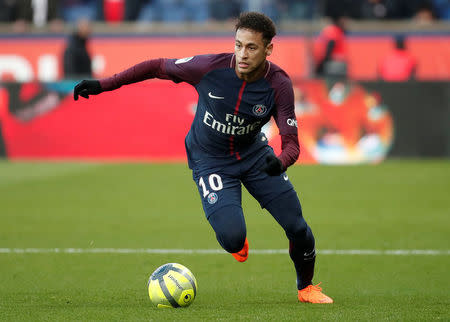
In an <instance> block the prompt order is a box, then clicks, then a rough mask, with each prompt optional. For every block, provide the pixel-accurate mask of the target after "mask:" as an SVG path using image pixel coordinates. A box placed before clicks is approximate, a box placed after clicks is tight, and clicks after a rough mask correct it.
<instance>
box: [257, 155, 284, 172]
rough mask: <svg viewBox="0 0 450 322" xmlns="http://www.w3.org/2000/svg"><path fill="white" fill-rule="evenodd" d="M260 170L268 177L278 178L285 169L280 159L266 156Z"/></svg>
mask: <svg viewBox="0 0 450 322" xmlns="http://www.w3.org/2000/svg"><path fill="white" fill-rule="evenodd" d="M260 170H261V171H263V172H265V173H267V174H268V175H269V176H279V175H280V174H282V173H283V172H284V171H285V170H286V169H284V167H283V164H282V163H281V160H280V159H278V158H277V157H276V156H274V155H268V156H267V157H266V164H264V165H263V166H262V167H261V168H260Z"/></svg>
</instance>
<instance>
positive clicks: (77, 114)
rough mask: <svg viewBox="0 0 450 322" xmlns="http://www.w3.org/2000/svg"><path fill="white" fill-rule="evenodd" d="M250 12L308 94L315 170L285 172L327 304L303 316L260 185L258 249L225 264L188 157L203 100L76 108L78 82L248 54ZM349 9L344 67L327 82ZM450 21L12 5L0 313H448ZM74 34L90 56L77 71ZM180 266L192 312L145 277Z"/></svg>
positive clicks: (164, 0)
mask: <svg viewBox="0 0 450 322" xmlns="http://www.w3.org/2000/svg"><path fill="white" fill-rule="evenodd" d="M244 10H255V11H260V12H264V13H266V14H267V15H268V16H270V17H271V18H272V19H274V21H275V22H276V23H277V26H278V36H277V37H276V39H275V40H274V44H275V49H274V53H273V55H272V56H271V57H270V60H271V61H273V62H275V63H276V64H277V65H279V66H281V67H282V68H283V69H285V70H286V71H287V72H288V74H289V75H290V76H291V78H292V80H293V83H294V90H295V99H296V113H297V119H298V122H299V124H300V127H299V128H300V132H299V133H300V144H301V150H302V153H301V156H300V159H299V163H300V164H316V165H314V166H294V167H292V168H291V169H290V170H289V176H290V178H291V180H292V181H293V183H294V185H295V186H296V188H297V190H298V191H299V193H300V195H301V198H302V202H303V206H304V209H305V213H306V217H307V219H308V221H309V223H310V224H311V225H312V227H313V229H314V231H315V234H316V236H317V240H318V248H319V254H321V251H322V254H323V256H321V259H320V261H319V264H318V273H317V276H318V278H319V280H317V281H320V280H322V281H324V282H325V283H324V284H325V285H324V286H325V290H326V291H327V293H329V294H330V295H332V296H333V297H335V299H336V302H337V303H338V304H336V305H335V306H333V307H332V308H329V309H327V308H316V307H314V308H311V307H307V309H305V307H304V306H303V307H299V306H295V295H293V294H295V293H293V292H295V290H291V289H290V287H291V284H292V282H293V281H292V280H291V279H292V276H293V275H292V274H293V272H292V270H291V267H290V263H289V259H288V256H287V255H286V253H283V249H285V248H286V243H285V239H284V236H283V234H282V232H281V231H280V230H279V229H278V227H277V226H276V225H275V224H274V222H273V221H272V219H271V218H270V217H269V216H259V215H257V216H256V215H255V214H258V213H261V212H262V210H261V209H259V208H258V206H257V205H256V203H255V202H254V201H253V200H252V199H251V198H250V197H249V196H248V195H247V194H246V193H244V199H243V200H244V209H245V210H246V215H247V216H248V217H246V219H247V223H248V226H249V229H248V231H249V239H250V240H251V247H252V248H253V249H256V250H261V253H260V254H262V255H257V254H255V255H254V257H251V259H249V262H248V263H247V264H248V265H247V266H244V267H241V266H237V265H231V264H230V259H229V258H228V257H226V256H218V255H217V254H216V253H214V252H215V251H216V250H217V249H218V245H217V243H216V241H215V239H214V236H213V234H212V231H211V230H210V228H209V226H208V224H207V222H206V220H203V214H202V211H201V206H200V203H199V200H198V196H197V192H196V191H195V188H194V185H193V182H192V181H191V176H190V172H189V169H188V168H187V165H186V162H185V161H186V157H185V152H184V136H185V134H186V133H187V131H188V129H189V126H190V122H191V120H192V118H193V115H194V113H195V108H196V105H195V104H196V97H197V96H196V93H195V90H193V89H192V88H191V87H190V86H188V85H183V84H180V85H175V84H173V83H171V82H168V81H161V80H149V81H145V82H142V83H139V84H133V85H130V86H125V87H123V88H121V89H120V90H117V91H114V92H107V93H103V94H102V95H100V96H97V97H92V98H91V99H89V100H81V101H78V102H76V103H75V102H74V101H73V96H72V90H73V87H74V85H75V84H76V83H77V82H78V81H79V80H81V79H85V78H101V77H108V76H111V75H113V74H114V73H117V72H120V71H122V70H123V69H125V68H128V67H130V66H132V65H134V64H137V63H139V62H141V61H143V60H146V59H152V58H159V57H168V58H182V57H189V56H192V55H197V54H204V53H219V52H230V51H233V46H234V42H233V34H234V29H233V26H234V19H235V18H236V17H237V15H238V14H239V12H241V11H244ZM337 17H345V20H344V21H345V26H346V30H347V32H346V33H345V34H344V35H341V36H342V38H340V40H338V41H339V42H341V43H344V44H345V48H346V49H345V51H344V57H343V59H342V61H343V62H344V65H343V66H342V65H337V67H336V65H334V67H336V68H337V69H333V65H332V64H330V67H329V69H328V70H327V71H326V72H318V70H317V68H316V67H317V65H318V62H319V61H320V59H321V58H323V55H324V50H325V47H326V45H324V43H325V41H326V40H327V39H328V38H327V37H331V38H333V36H330V35H329V34H328V33H327V31H326V30H327V28H328V27H329V26H330V23H331V21H332V20H333V19H332V18H337ZM449 19H450V1H448V0H353V1H350V0H342V1H333V0H328V1H327V0H321V1H314V0H242V1H239V0H147V1H137V0H78V1H76V0H62V1H53V0H47V1H46V0H41V1H39V0H35V1H34V0H33V1H32V0H28V1H25V0H22V1H21V0H17V1H14V0H0V159H3V161H1V162H0V273H1V276H2V277H3V281H2V286H0V320H28V321H29V320H48V319H54V320H143V319H148V318H149V317H150V319H154V320H182V319H183V320H184V319H192V320H211V319H220V318H223V317H230V319H235V320H238V319H243V320H253V319H266V320H295V319H296V317H303V318H304V319H305V320H320V319H325V320H355V317H359V319H360V320H386V319H388V320H389V319H393V320H408V321H409V320H431V319H443V320H446V319H447V320H448V319H450V313H449V309H448V308H449V307H450V305H449V304H450V302H449V297H448V288H449V286H450V280H449V277H448V267H449V249H450V247H449V241H450V240H449V236H450V231H449V227H450V222H449V218H450V217H449V215H450V204H449V198H448V195H449V191H450V167H449V165H450V163H449V157H450V20H449ZM77 35H78V36H79V35H83V37H86V48H87V53H88V58H87V59H88V63H85V62H86V60H82V63H72V65H70V63H68V62H65V61H64V56H65V52H66V51H67V50H68V48H69V47H71V46H73V45H74V38H77ZM399 39H402V40H403V41H404V47H405V48H404V49H402V53H407V55H409V57H410V58H409V59H410V63H411V66H413V68H411V69H406V74H402V72H405V69H402V68H399V70H397V67H399V66H401V63H400V62H399V61H398V60H395V58H394V59H393V60H392V61H389V62H388V63H387V66H388V68H387V70H388V72H390V71H398V72H399V73H400V74H395V73H394V74H395V75H394V76H392V75H386V74H385V72H386V67H383V66H385V65H383V64H385V63H386V62H385V61H386V60H388V59H389V58H392V56H391V55H392V53H395V52H396V50H395V49H394V46H395V44H396V41H397V40H399ZM75 40H76V39H75ZM82 43H83V42H82ZM75 45H77V43H76V41H75ZM78 45H79V43H78ZM83 46H84V45H83V44H82V45H81V47H76V48H75V51H76V50H78V49H80V48H81V49H83ZM72 49H73V48H72ZM397 53H398V52H397ZM405 55H406V54H405ZM396 57H397V56H396ZM84 58H86V57H85V56H84ZM341 58H342V57H341ZM338 60H339V59H338ZM86 66H88V68H87V69H86ZM387 74H389V73H387ZM264 131H265V132H266V133H267V135H268V136H269V137H270V143H271V145H273V146H274V148H275V149H276V150H279V144H280V143H279V141H278V138H277V130H276V128H275V127H274V126H273V124H268V125H267V126H266V127H265V128H264ZM430 159H432V160H430ZM136 161H139V162H136ZM129 162H131V163H129ZM334 164H339V165H340V166H339V167H334V166H330V165H334ZM355 164H358V166H355ZM55 249H56V250H55ZM108 249H109V251H108ZM127 249H128V253H127V251H126V250H127ZM145 249H150V250H149V251H145ZM155 249H156V250H157V249H160V250H161V249H162V250H164V249H169V250H178V251H179V252H178V253H177V252H176V251H174V252H172V253H170V252H166V253H164V252H162V253H158V252H157V251H155ZM183 249H187V251H186V252H183ZM202 249H209V250H212V253H208V252H206V253H204V254H201V255H200V254H199V253H195V251H196V250H202ZM280 249H281V251H280ZM121 250H122V253H121ZM189 250H190V251H191V253H189ZM264 250H268V251H267V254H271V255H267V254H266V255H267V256H266V255H264V254H265V253H264ZM271 250H272V251H273V253H270V251H271ZM352 250H355V252H354V253H352ZM192 251H193V253H192ZM125 254H126V255H125ZM396 255H399V256H396ZM402 255H403V256H402ZM270 256H273V257H270ZM352 256H355V257H352ZM350 258H351V260H350V261H349V260H348V259H350ZM273 259H276V260H273ZM170 261H175V262H181V263H183V264H184V265H186V266H188V267H189V268H191V270H192V271H193V272H194V274H196V276H197V279H198V281H199V290H200V291H199V297H198V299H197V300H196V302H195V303H194V304H193V306H192V307H191V308H189V310H190V311H189V312H190V313H180V312H179V311H178V312H175V313H174V312H168V313H161V312H154V311H151V310H149V302H148V300H147V299H146V294H145V283H146V280H145V279H146V278H147V277H148V276H146V275H147V274H150V273H151V272H152V271H153V270H154V268H156V267H158V266H160V265H161V264H163V263H164V262H170ZM233 264H235V263H233ZM273 272H277V274H273ZM249 275H250V276H249ZM231 276H232V278H231ZM343 285H345V286H348V288H346V287H343ZM202 292H203V293H202ZM217 294H223V298H219V297H218V296H217ZM268 294H270V295H268ZM267 297H270V300H268V299H267ZM272 297H273V298H272ZM355 298H357V299H358V300H359V301H360V302H358V305H355V302H354V300H355ZM236 306H239V307H240V308H243V310H241V311H240V312H236V311H235V309H236ZM305 311H306V312H305ZM184 314H186V315H184Z"/></svg>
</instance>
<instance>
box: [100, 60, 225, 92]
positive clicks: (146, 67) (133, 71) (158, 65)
mask: <svg viewBox="0 0 450 322" xmlns="http://www.w3.org/2000/svg"><path fill="white" fill-rule="evenodd" d="M216 56H218V55H200V56H194V57H188V58H181V59H167V58H158V59H151V60H147V61H144V62H142V63H139V64H137V65H134V66H132V67H130V68H128V69H126V70H124V71H122V72H120V73H118V74H114V75H113V76H111V77H108V78H103V79H100V86H101V87H102V89H103V90H104V91H112V90H115V89H118V88H119V87H121V86H123V85H129V84H133V83H137V82H141V81H144V80H146V79H152V78H159V79H170V80H172V81H174V82H175V83H180V82H186V83H189V84H191V85H196V84H197V83H199V82H200V80H201V79H202V77H203V75H204V74H206V73H207V72H208V71H209V70H210V69H211V66H212V65H213V63H214V62H215V57H216Z"/></svg>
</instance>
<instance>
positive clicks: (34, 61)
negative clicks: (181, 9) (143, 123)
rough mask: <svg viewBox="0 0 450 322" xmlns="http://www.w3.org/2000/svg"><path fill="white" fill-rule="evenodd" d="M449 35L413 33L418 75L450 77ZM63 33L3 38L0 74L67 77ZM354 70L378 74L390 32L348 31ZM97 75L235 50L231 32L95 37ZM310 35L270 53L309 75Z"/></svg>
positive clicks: (359, 75) (287, 40) (278, 44)
mask: <svg viewBox="0 0 450 322" xmlns="http://www.w3.org/2000/svg"><path fill="white" fill-rule="evenodd" d="M449 44H450V36H426V37H420V36H411V37H410V38H408V45H409V46H410V50H411V52H412V54H413V55H414V56H415V57H416V58H417V61H418V69H417V76H418V79H422V80H449V79H450V45H449ZM64 46H65V41H64V39H61V38H20V39H10V38H8V39H5V38H3V39H0V80H1V79H3V80H14V81H31V80H34V79H40V80H43V81H55V80H59V79H61V78H63V73H62V64H61V57H62V52H63V49H64ZM348 46H349V55H350V58H349V59H350V64H349V65H350V76H351V78H352V79H359V80H374V79H376V78H377V64H378V62H379V61H380V60H381V58H382V57H383V56H384V55H385V54H386V53H387V51H388V50H389V48H390V46H391V38H389V37H382V36H380V37H378V36H377V37H359V36H358V37H356V36H355V37H349V40H348ZM89 48H90V52H91V54H92V56H93V57H94V72H95V75H94V76H95V77H106V76H110V75H112V74H114V73H117V72H119V71H121V70H123V69H125V68H128V67H130V66H132V65H134V64H136V63H139V62H141V61H143V60H146V59H152V58H159V57H168V58H181V57H189V56H193V55H196V54H203V53H220V52H231V51H232V50H233V39H232V37H224V36H222V37H190V38H189V37H188V38H185V37H161V38H157V37H148V38H147V37H131V38H124V37H121V38H93V39H92V41H91V43H90V47H89ZM310 49H311V41H309V40H308V38H305V37H302V36H280V37H277V38H276V39H275V50H274V52H273V55H272V56H271V57H270V60H272V61H273V62H274V63H276V64H278V65H280V66H281V67H282V68H284V69H285V70H286V71H287V72H288V74H289V75H290V76H291V78H293V79H304V78H307V77H308V75H310V70H311V68H312V63H311V57H310V55H309V52H310Z"/></svg>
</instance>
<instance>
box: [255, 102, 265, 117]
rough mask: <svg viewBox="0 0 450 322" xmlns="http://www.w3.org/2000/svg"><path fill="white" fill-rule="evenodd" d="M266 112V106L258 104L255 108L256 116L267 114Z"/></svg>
mask: <svg viewBox="0 0 450 322" xmlns="http://www.w3.org/2000/svg"><path fill="white" fill-rule="evenodd" d="M266 112H267V107H266V106H265V105H262V104H256V105H255V106H253V114H255V115H256V116H262V115H264V114H266Z"/></svg>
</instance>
